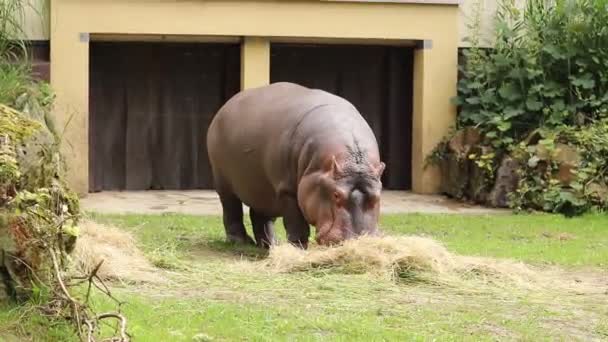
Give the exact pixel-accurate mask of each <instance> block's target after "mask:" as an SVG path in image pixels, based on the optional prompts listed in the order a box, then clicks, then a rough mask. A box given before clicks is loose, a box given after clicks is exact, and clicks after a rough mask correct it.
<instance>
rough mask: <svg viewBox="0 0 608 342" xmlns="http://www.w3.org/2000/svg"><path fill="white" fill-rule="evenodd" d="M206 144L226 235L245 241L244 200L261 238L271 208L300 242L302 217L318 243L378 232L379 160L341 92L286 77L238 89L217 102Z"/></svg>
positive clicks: (266, 241)
mask: <svg viewBox="0 0 608 342" xmlns="http://www.w3.org/2000/svg"><path fill="white" fill-rule="evenodd" d="M207 146H208V153H209V159H210V162H211V167H212V171H213V176H214V184H215V188H216V191H217V192H218V194H219V196H220V199H221V203H222V208H223V222H224V227H225V229H226V235H227V238H228V240H229V241H232V242H239V243H254V241H253V240H252V239H251V238H250V237H249V236H248V235H247V233H246V231H245V227H244V225H243V210H242V204H243V203H244V204H246V205H247V206H249V207H250V208H251V211H250V216H251V221H252V224H253V232H254V237H255V243H257V244H258V245H259V246H262V247H268V246H269V245H271V244H272V243H273V242H274V231H273V222H274V220H275V218H277V217H282V218H283V222H284V224H285V228H286V230H287V236H288V240H289V241H290V242H291V243H293V244H295V245H298V246H301V247H303V248H307V246H308V240H309V235H310V228H309V225H314V226H315V227H316V240H317V242H318V243H320V244H323V245H329V244H335V243H339V242H341V241H343V240H345V239H350V238H353V237H356V236H360V235H362V234H376V233H377V222H378V215H379V207H380V192H381V189H382V184H381V182H380V177H381V175H382V172H383V170H384V167H385V166H384V163H382V162H381V161H380V158H379V151H378V145H377V142H376V138H375V136H374V134H373V132H372V130H371V129H370V127H369V125H368V124H367V122H366V121H365V120H364V119H363V117H362V116H361V115H360V114H359V112H358V111H357V110H356V109H355V107H354V106H353V105H352V104H350V103H349V102H348V101H346V100H344V99H342V98H340V97H338V96H335V95H332V94H329V93H327V92H324V91H321V90H314V89H309V88H305V87H302V86H299V85H296V84H292V83H274V84H271V85H269V86H265V87H260V88H255V89H250V90H246V91H243V92H241V93H239V94H237V95H235V96H234V97H233V98H232V99H230V100H229V101H228V102H227V103H226V104H225V105H224V106H223V107H222V108H221V109H220V110H219V112H218V113H217V115H216V116H215V118H214V119H213V121H212V122H211V125H210V127H209V131H208V134H207Z"/></svg>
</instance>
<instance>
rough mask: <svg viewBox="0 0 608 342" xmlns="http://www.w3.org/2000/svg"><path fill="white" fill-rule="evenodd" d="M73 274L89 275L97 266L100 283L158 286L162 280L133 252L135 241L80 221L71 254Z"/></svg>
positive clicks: (124, 235)
mask: <svg viewBox="0 0 608 342" xmlns="http://www.w3.org/2000/svg"><path fill="white" fill-rule="evenodd" d="M72 260H74V262H75V266H76V271H77V272H79V273H84V274H90V273H91V272H92V271H93V270H94V269H95V268H96V267H97V266H98V265H99V263H100V262H102V261H103V263H102V265H101V267H100V268H99V270H98V271H97V275H98V276H99V277H100V278H101V279H102V280H115V281H122V282H126V283H158V282H162V281H164V277H163V276H162V274H161V273H160V272H159V270H158V269H156V268H155V267H154V266H153V265H152V264H151V263H150V262H149V261H148V260H147V259H146V257H145V256H144V255H143V253H142V252H141V251H140V250H139V249H138V248H137V245H136V243H135V239H134V238H133V236H132V235H131V234H129V233H128V232H125V231H122V230H120V229H118V228H114V227H110V226H106V225H102V224H99V223H95V222H92V221H84V222H83V223H82V224H81V226H80V235H79V237H78V241H77V243H76V248H75V249H74V252H73V253H72Z"/></svg>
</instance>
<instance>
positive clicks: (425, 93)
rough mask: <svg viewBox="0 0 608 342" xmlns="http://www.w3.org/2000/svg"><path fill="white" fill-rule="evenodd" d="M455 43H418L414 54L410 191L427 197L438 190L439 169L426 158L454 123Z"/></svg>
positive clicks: (439, 183) (456, 51)
mask: <svg viewBox="0 0 608 342" xmlns="http://www.w3.org/2000/svg"><path fill="white" fill-rule="evenodd" d="M457 42H458V40H456V39H445V40H441V41H430V40H424V41H420V44H418V47H417V49H416V51H415V52H414V103H413V105H414V117H413V132H412V134H413V135H412V190H413V191H414V192H416V193H423V194H430V193H437V192H439V190H440V185H441V174H440V172H439V169H438V167H436V166H428V167H425V166H426V158H427V156H428V155H429V154H430V153H431V152H432V151H433V149H434V148H435V147H436V146H437V144H438V143H439V142H440V141H441V139H442V138H443V137H444V136H445V135H446V134H448V133H449V130H450V128H451V127H453V125H454V124H455V122H456V108H455V106H454V105H452V104H451V98H452V97H453V96H455V95H456V82H457V75H458V46H457Z"/></svg>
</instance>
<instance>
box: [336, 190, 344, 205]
mask: <svg viewBox="0 0 608 342" xmlns="http://www.w3.org/2000/svg"><path fill="white" fill-rule="evenodd" d="M334 202H336V204H338V205H342V204H343V203H344V195H343V194H342V193H341V192H340V191H334Z"/></svg>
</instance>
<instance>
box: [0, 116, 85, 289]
mask: <svg viewBox="0 0 608 342" xmlns="http://www.w3.org/2000/svg"><path fill="white" fill-rule="evenodd" d="M62 166H63V160H62V158H61V155H60V153H59V146H58V140H57V138H56V136H55V135H54V134H53V133H52V132H51V130H49V129H48V128H47V127H46V125H45V122H44V121H37V120H33V119H30V118H28V117H26V116H25V115H24V114H23V113H20V112H18V111H16V110H14V109H12V108H9V107H7V106H5V105H1V104H0V255H1V259H0V278H2V279H1V283H2V284H3V286H2V288H1V289H0V290H1V291H4V293H2V294H0V298H6V297H13V298H14V297H27V296H29V294H30V293H31V289H32V284H35V283H36V282H44V283H47V284H48V283H52V281H53V271H52V263H51V258H50V256H49V250H50V249H53V250H54V251H55V253H56V254H57V255H60V256H63V255H65V254H66V253H69V252H71V250H72V249H73V248H74V244H75V240H76V234H75V232H77V229H75V228H74V227H76V226H77V224H78V215H79V212H80V208H79V202H78V197H77V196H76V194H75V193H73V192H72V191H70V189H69V188H68V187H67V185H66V183H65V182H64V180H63V178H62V177H63V167H62Z"/></svg>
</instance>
